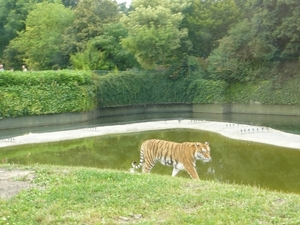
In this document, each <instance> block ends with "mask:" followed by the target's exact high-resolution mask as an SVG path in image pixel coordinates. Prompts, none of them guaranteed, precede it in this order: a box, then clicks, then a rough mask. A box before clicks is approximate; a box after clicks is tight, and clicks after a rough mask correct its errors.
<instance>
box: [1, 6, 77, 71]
mask: <svg viewBox="0 0 300 225" xmlns="http://www.w3.org/2000/svg"><path fill="white" fill-rule="evenodd" d="M35 7H36V8H35V9H34V10H32V11H30V13H29V14H28V17H27V19H26V29H25V31H23V32H21V33H20V34H19V36H18V37H17V38H16V39H14V40H13V41H11V43H10V45H9V47H8V49H10V50H7V53H8V52H9V51H16V52H18V57H19V59H22V60H23V61H24V63H25V64H27V65H28V66H29V67H30V68H31V69H35V70H38V69H51V68H53V66H56V67H65V65H66V64H67V62H66V60H67V59H65V58H64V56H63V55H62V54H61V46H62V43H63V42H62V33H63V32H64V30H65V29H66V27H67V26H69V25H70V24H71V23H72V20H73V13H72V11H71V10H70V9H67V8H65V7H64V6H63V5H62V4H59V3H48V2H42V3H38V4H36V6H35ZM50 18H51V19H50ZM6 57H7V58H8V59H7V60H9V55H8V56H6Z"/></svg>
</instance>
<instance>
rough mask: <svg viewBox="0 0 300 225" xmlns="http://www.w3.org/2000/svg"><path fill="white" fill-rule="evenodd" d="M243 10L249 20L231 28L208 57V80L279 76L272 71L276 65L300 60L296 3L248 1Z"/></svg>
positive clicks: (241, 79) (299, 10) (247, 79)
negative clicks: (209, 78)
mask: <svg viewBox="0 0 300 225" xmlns="http://www.w3.org/2000/svg"><path fill="white" fill-rule="evenodd" d="M242 7H245V8H244V9H245V11H247V12H248V13H247V14H245V15H246V17H249V18H246V19H245V20H243V21H241V22H239V23H238V24H237V25H236V26H234V27H233V28H232V29H231V30H230V32H229V35H228V36H226V37H224V38H223V39H222V40H221V42H220V45H219V47H218V48H217V49H215V50H214V51H213V53H212V54H211V56H210V57H209V61H210V65H209V72H210V77H211V78H213V79H223V80H227V81H229V82H236V81H239V82H246V81H249V80H255V79H257V78H264V79H270V78H271V77H272V75H274V73H275V74H278V73H277V72H276V71H275V70H274V69H276V68H278V65H282V64H285V63H286V61H290V62H291V63H295V62H297V61H298V60H299V58H298V57H299V49H300V47H299V40H300V35H299V32H298V31H297V29H296V26H297V20H298V18H299V13H300V3H299V1H294V0H292V1H281V0H276V1H273V0H263V1H256V0H248V1H247V3H245V4H242ZM246 9H247V10H246ZM249 12H252V13H249ZM263 74H264V75H263ZM287 75H288V74H287V73H281V76H287Z"/></svg>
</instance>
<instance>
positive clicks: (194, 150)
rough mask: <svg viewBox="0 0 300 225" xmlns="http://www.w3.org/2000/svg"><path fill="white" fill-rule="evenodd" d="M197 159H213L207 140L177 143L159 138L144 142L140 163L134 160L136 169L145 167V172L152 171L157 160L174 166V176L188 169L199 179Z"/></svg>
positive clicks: (190, 173)
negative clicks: (203, 141)
mask: <svg viewBox="0 0 300 225" xmlns="http://www.w3.org/2000/svg"><path fill="white" fill-rule="evenodd" d="M196 160H201V161H203V162H209V161H211V157H210V147H209V145H208V143H207V142H205V143H204V144H202V143H199V142H198V143H197V142H184V143H176V142H170V141H164V140H158V139H151V140H147V141H145V142H143V144H142V146H141V150H140V163H139V164H138V165H136V162H132V167H133V168H134V169H139V168H140V167H143V172H144V173H150V171H151V169H152V168H153V166H154V165H155V163H156V162H160V163H162V164H163V165H166V166H172V167H173V172H172V176H176V175H177V173H178V172H179V171H180V170H186V171H187V172H188V174H189V175H190V176H191V178H193V179H198V180H199V176H198V173H197V171H196Z"/></svg>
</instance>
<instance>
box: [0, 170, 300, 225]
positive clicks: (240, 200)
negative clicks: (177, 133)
mask: <svg viewBox="0 0 300 225" xmlns="http://www.w3.org/2000/svg"><path fill="white" fill-rule="evenodd" d="M2 167H3V166H2ZM12 168H17V169H20V167H16V166H13V165H11V166H9V167H8V169H12ZM21 169H22V168H21ZM25 169H28V170H33V171H35V179H34V183H35V184H36V186H37V187H36V188H32V189H30V190H27V191H24V192H22V193H20V194H19V195H17V196H15V197H13V198H12V199H9V200H1V201H0V207H1V210H0V217H1V219H2V221H5V223H11V224H105V223H106V224H121V223H124V221H125V220H126V223H128V222H129V223H130V224H133V223H134V224H258V223H265V224H268V223H271V224H298V223H299V220H300V218H299V213H298V208H299V201H300V198H299V195H296V194H291V193H279V192H273V191H268V190H265V189H261V188H255V187H250V186H245V185H237V184H225V183H220V182H213V181H199V182H197V181H194V180H187V179H184V178H175V179H174V178H172V177H169V176H161V175H155V174H152V175H151V176H149V175H136V174H130V173H126V172H123V171H113V170H98V169H93V168H71V167H53V166H27V167H26V168H25ZM41 187H43V188H41ZM166 187H168V188H167V189H166ZM204 192H205V194H203V193H204ZM174 196H176V197H174ZM211 211H213V214H211V213H210V212H211ZM203 212H207V213H203ZM28 215H29V216H28ZM162 215H163V216H162Z"/></svg>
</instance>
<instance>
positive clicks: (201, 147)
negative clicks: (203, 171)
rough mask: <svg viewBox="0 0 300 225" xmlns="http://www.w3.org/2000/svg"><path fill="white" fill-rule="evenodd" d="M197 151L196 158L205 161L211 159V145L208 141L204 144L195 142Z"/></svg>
mask: <svg viewBox="0 0 300 225" xmlns="http://www.w3.org/2000/svg"><path fill="white" fill-rule="evenodd" d="M195 146H196V151H195V158H196V160H201V161H203V162H209V161H211V157H210V147H209V144H208V143H207V142H205V143H204V144H202V143H199V142H198V143H195Z"/></svg>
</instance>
